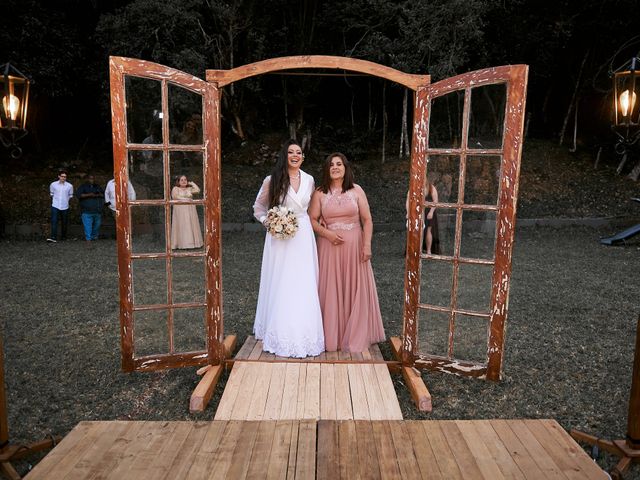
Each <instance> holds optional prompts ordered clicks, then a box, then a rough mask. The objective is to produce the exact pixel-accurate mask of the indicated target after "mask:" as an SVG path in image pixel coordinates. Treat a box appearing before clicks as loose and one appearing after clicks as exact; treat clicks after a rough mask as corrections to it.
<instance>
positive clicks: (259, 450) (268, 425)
mask: <svg viewBox="0 0 640 480" xmlns="http://www.w3.org/2000/svg"><path fill="white" fill-rule="evenodd" d="M275 430H276V422H275V421H262V422H260V423H259V426H258V435H257V437H256V441H255V444H254V445H253V453H252V454H251V461H250V462H249V470H248V471H247V478H248V479H258V478H266V476H267V471H268V469H269V459H270V457H271V448H272V446H273V440H274V439H273V436H274V434H275Z"/></svg>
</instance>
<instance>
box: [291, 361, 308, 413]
mask: <svg viewBox="0 0 640 480" xmlns="http://www.w3.org/2000/svg"><path fill="white" fill-rule="evenodd" d="M307 365H308V364H306V363H299V364H298V366H299V367H300V370H299V372H298V400H297V402H298V403H297V405H296V416H295V417H294V418H304V408H305V407H304V404H305V400H306V393H305V392H306V389H307Z"/></svg>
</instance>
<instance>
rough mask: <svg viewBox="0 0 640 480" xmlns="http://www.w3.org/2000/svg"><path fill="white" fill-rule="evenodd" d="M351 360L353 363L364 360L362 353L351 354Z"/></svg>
mask: <svg viewBox="0 0 640 480" xmlns="http://www.w3.org/2000/svg"><path fill="white" fill-rule="evenodd" d="M351 360H353V361H354V362H362V361H363V360H364V358H363V357H362V352H351Z"/></svg>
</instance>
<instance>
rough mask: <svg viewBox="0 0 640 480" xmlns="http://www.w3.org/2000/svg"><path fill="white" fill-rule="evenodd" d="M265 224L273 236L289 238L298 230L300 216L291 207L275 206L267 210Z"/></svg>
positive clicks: (283, 238)
mask: <svg viewBox="0 0 640 480" xmlns="http://www.w3.org/2000/svg"><path fill="white" fill-rule="evenodd" d="M264 225H265V227H267V231H268V232H269V233H270V234H271V236H272V237H274V238H277V239H279V240H287V239H289V238H293V237H294V236H295V234H296V232H297V231H298V218H297V217H296V215H295V213H293V210H291V209H290V208H288V207H283V206H275V207H273V208H270V209H269V210H268V211H267V218H266V219H265V221H264Z"/></svg>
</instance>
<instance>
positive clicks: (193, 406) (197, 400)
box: [189, 365, 223, 413]
mask: <svg viewBox="0 0 640 480" xmlns="http://www.w3.org/2000/svg"><path fill="white" fill-rule="evenodd" d="M222 370H223V366H222V365H215V366H212V367H211V368H210V369H209V370H207V372H206V373H205V374H204V376H203V377H202V379H200V382H198V385H197V386H196V388H195V390H194V391H193V393H192V394H191V400H190V401H189V411H190V412H191V413H196V412H203V411H204V409H205V408H207V405H209V401H210V400H211V396H212V395H213V390H214V389H215V388H216V385H217V384H218V380H220V376H221V375H222Z"/></svg>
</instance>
